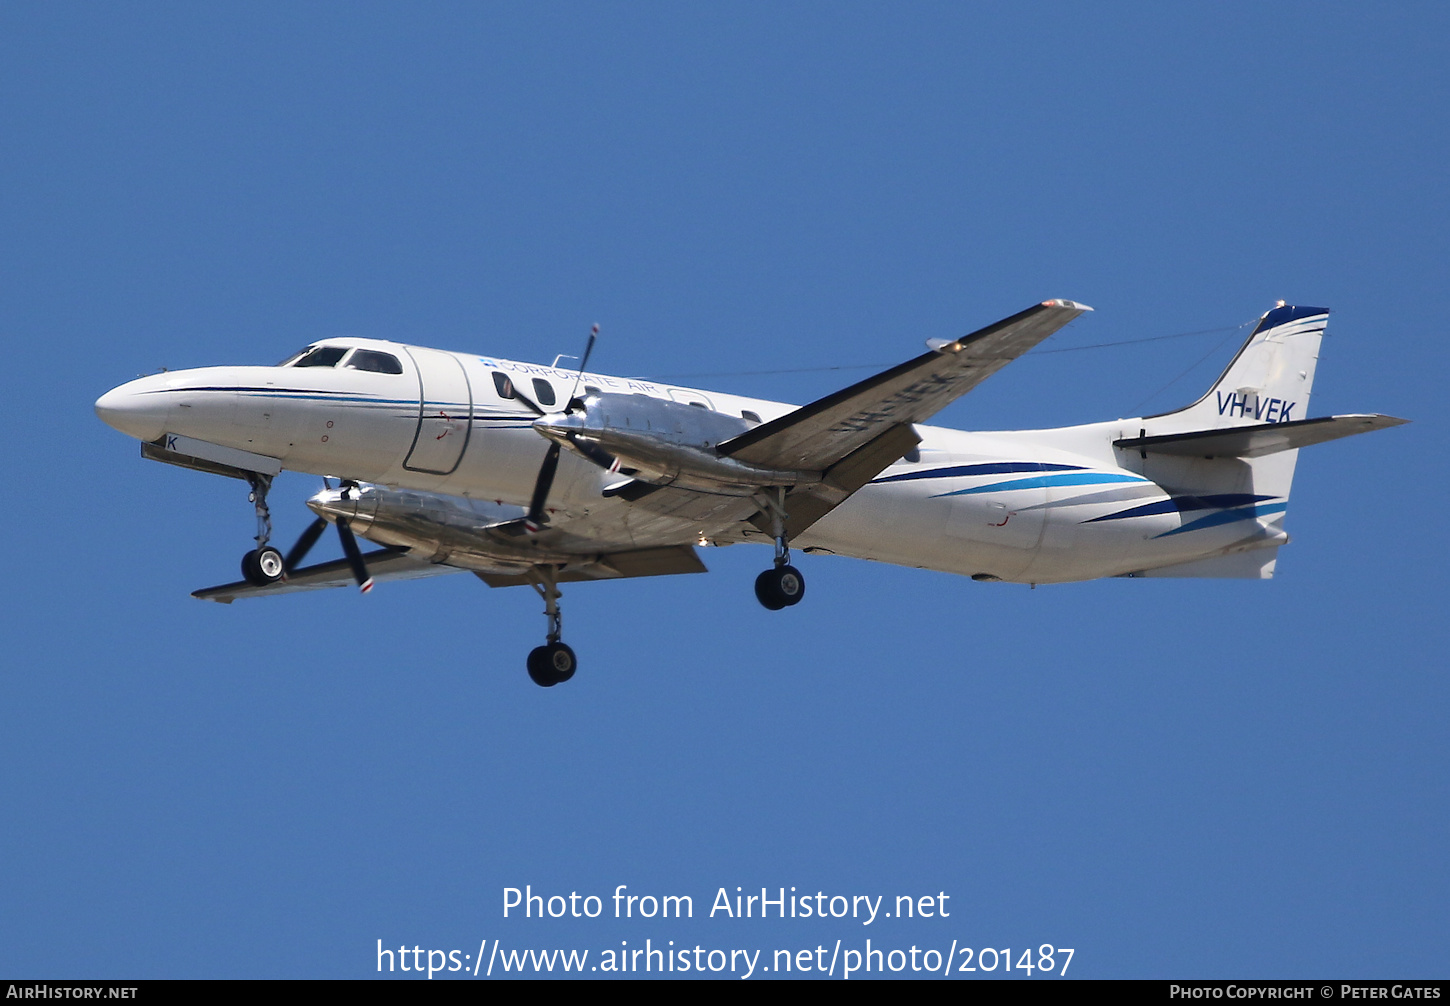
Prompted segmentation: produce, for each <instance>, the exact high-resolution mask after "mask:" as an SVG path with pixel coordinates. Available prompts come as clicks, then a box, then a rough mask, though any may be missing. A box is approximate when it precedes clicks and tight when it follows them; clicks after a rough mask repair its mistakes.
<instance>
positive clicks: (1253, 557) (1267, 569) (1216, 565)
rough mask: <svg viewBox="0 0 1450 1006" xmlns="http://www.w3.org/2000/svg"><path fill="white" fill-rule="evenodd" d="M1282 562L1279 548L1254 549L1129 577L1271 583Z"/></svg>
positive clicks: (1275, 546)
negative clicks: (1266, 581) (1276, 564)
mask: <svg viewBox="0 0 1450 1006" xmlns="http://www.w3.org/2000/svg"><path fill="white" fill-rule="evenodd" d="M1278 559H1279V546H1277V545H1273V546H1270V547H1269V548H1260V549H1254V550H1253V551H1249V552H1234V553H1232V554H1230V555H1215V556H1213V557H1212V558H1208V559H1197V560H1194V561H1193V562H1180V563H1176V564H1174V565H1172V566H1159V567H1158V568H1157V569H1148V570H1144V571H1143V572H1141V573H1130V574H1129V575H1130V576H1146V577H1183V578H1195V579H1212V580H1269V579H1272V578H1273V576H1274V564H1275V563H1276V562H1278Z"/></svg>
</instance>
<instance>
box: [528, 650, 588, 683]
mask: <svg viewBox="0 0 1450 1006" xmlns="http://www.w3.org/2000/svg"><path fill="white" fill-rule="evenodd" d="M528 667H529V677H530V678H531V679H532V680H533V682H534V684H536V685H538V686H539V687H540V688H553V687H554V686H555V685H559V684H563V683H564V682H565V681H568V680H569V679H570V678H572V677H573V676H574V672H575V671H576V670H578V668H579V660H578V658H577V657H575V656H574V651H573V650H572V649H570V648H569V647H568V646H567V645H566V644H564V643H547V644H545V645H543V646H536V647H534V649H533V650H532V651H530V653H529V662H528Z"/></svg>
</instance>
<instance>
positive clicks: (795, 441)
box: [615, 300, 1092, 537]
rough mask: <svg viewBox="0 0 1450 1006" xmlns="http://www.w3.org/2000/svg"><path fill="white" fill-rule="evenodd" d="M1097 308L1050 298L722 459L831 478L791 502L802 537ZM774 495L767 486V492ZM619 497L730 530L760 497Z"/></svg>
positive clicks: (752, 513)
mask: <svg viewBox="0 0 1450 1006" xmlns="http://www.w3.org/2000/svg"><path fill="white" fill-rule="evenodd" d="M1091 310H1092V308H1090V307H1088V306H1087V305H1085V304H1078V303H1075V302H1073V301H1070V300H1049V301H1044V302H1043V303H1041V304H1036V305H1034V306H1032V307H1029V308H1028V309H1027V310H1025V311H1022V312H1019V313H1018V314H1014V315H1012V317H1010V318H1004V319H1003V320H1001V321H999V322H997V323H996V324H995V325H988V326H987V327H986V328H983V329H980V330H978V331H976V332H973V333H972V334H970V335H964V336H962V337H961V338H960V339H957V340H955V341H953V342H933V343H928V345H930V346H931V350H930V352H927V353H924V354H922V355H921V356H918V357H916V358H915V359H913V360H908V361H906V362H905V363H903V364H900V365H899V366H896V367H892V368H891V369H890V370H887V371H884V372H882V373H880V374H877V375H876V376H875V377H869V378H867V379H866V380H864V381H861V382H859V383H857V384H853V385H852V386H851V387H849V388H845V389H843V390H841V391H838V392H836V393H834V394H831V395H827V396H826V397H825V398H822V399H820V400H818V401H815V402H812V403H811V404H809V405H803V406H801V407H800V408H799V409H796V410H795V411H794V412H791V413H788V414H786V415H784V416H781V417H780V418H779V419H775V420H772V421H771V422H768V423H763V424H762V425H760V426H757V427H756V428H755V429H753V430H750V431H749V432H747V433H743V434H741V435H740V436H738V437H735V438H734V439H733V440H728V441H726V442H725V443H723V444H721V445H720V452H721V453H722V454H726V455H729V456H731V457H733V458H736V459H738V460H740V461H746V462H749V463H751V464H757V465H761V466H762V467H768V468H784V469H794V470H805V471H821V472H824V473H825V475H824V478H823V480H822V482H821V484H820V485H816V486H809V487H801V488H797V489H793V490H791V491H790V493H789V494H788V496H787V497H786V510H787V511H788V513H789V514H790V516H789V518H788V519H787V521H786V533H787V535H788V536H791V537H794V536H795V535H798V534H800V533H801V532H802V531H804V530H805V529H806V528H808V527H810V526H811V524H814V523H815V522H816V521H817V520H819V519H820V518H821V517H824V516H825V515H826V514H827V513H829V512H830V511H831V510H833V509H834V508H835V507H837V506H839V505H840V504H841V503H842V502H844V501H845V500H846V499H847V498H848V497H850V495H851V494H852V493H854V492H855V491H856V490H857V489H860V488H861V487H862V486H864V485H866V484H867V483H868V482H870V481H871V479H873V478H875V477H876V476H877V475H879V474H880V473H881V472H882V471H884V470H885V469H886V468H888V467H889V466H890V465H891V464H892V463H893V462H895V461H896V460H897V459H898V458H900V457H901V456H902V455H904V454H905V453H906V452H907V451H909V450H910V449H911V448H912V447H914V446H916V444H917V443H918V442H919V441H920V438H919V437H918V436H917V435H916V433H915V431H914V430H912V428H911V427H912V424H913V423H920V422H924V421H926V420H927V419H929V418H931V417H932V416H934V415H935V414H936V413H937V412H939V411H941V410H942V409H943V408H945V407H946V406H947V405H949V404H951V403H952V402H954V401H956V400H957V399H958V398H960V397H961V396H962V395H965V394H966V393H967V392H968V391H971V390H972V389H973V388H975V387H976V386H977V385H978V384H981V383H982V382H983V381H985V380H986V379H987V378H988V377H990V376H992V375H993V374H995V373H996V372H997V371H999V370H1001V369H1002V368H1003V367H1005V366H1006V365H1007V364H1009V363H1011V362H1012V361H1013V360H1015V359H1016V358H1017V357H1019V356H1021V355H1022V354H1023V353H1026V352H1027V351H1028V350H1030V349H1031V348H1032V347H1033V346H1036V345H1037V344H1038V343H1039V342H1041V341H1042V340H1043V339H1046V338H1047V337H1048V336H1049V335H1051V334H1052V333H1054V332H1056V331H1057V330H1058V329H1060V328H1062V327H1063V326H1064V325H1066V324H1067V323H1068V322H1070V321H1072V320H1073V319H1074V318H1076V317H1077V316H1078V315H1080V314H1082V313H1083V312H1085V311H1091ZM762 488H764V487H762ZM615 495H618V496H619V497H621V498H622V499H625V500H628V501H630V502H631V503H633V504H635V505H636V506H638V507H641V508H643V509H646V510H649V511H650V512H652V513H654V514H658V515H660V516H668V517H672V518H675V519H677V520H683V521H689V522H692V523H694V524H695V525H697V526H700V527H702V528H715V529H723V528H725V527H728V526H730V525H731V524H734V523H736V522H739V521H742V520H751V519H752V518H755V517H756V516H757V514H758V512H759V509H760V508H759V505H758V504H757V503H755V501H754V500H751V499H743V498H741V497H729V496H716V495H711V494H709V493H703V492H697V491H694V490H690V489H679V488H674V487H659V486H652V485H649V484H648V483H642V482H636V483H631V484H630V485H627V486H625V487H623V488H622V489H620V490H618V491H617V492H616V493H615Z"/></svg>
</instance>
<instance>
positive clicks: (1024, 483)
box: [932, 472, 1148, 499]
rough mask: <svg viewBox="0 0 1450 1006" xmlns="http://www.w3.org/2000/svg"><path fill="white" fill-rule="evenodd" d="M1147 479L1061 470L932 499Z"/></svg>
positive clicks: (940, 495) (994, 483) (1134, 476)
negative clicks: (1059, 472) (998, 491)
mask: <svg viewBox="0 0 1450 1006" xmlns="http://www.w3.org/2000/svg"><path fill="white" fill-rule="evenodd" d="M1147 481H1148V480H1147V479H1144V478H1139V477H1138V476H1137V475H1112V474H1109V473H1107V472H1063V473H1061V474H1058V475H1038V476H1035V477H1034V478H1030V479H1009V480H1008V481H1006V482H993V483H992V484H991V485H985V486H974V487H973V488H971V489H958V490H956V491H955V492H949V493H938V494H937V495H936V496H934V497H932V498H933V499H939V498H941V497H942V496H970V495H972V494H973V493H989V492H994V491H996V490H998V489H1001V490H1004V491H1007V490H1012V489H1042V488H1045V487H1047V486H1095V485H1106V484H1107V483H1109V482H1147Z"/></svg>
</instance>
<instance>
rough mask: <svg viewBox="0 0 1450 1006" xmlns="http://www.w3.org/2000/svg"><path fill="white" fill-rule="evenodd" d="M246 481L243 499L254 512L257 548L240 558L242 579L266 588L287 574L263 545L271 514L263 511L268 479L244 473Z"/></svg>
mask: <svg viewBox="0 0 1450 1006" xmlns="http://www.w3.org/2000/svg"><path fill="white" fill-rule="evenodd" d="M247 482H248V483H250V484H251V486H252V491H251V493H249V494H248V496H247V499H248V501H249V502H251V503H252V505H253V506H255V507H256V510H257V536H256V539H255V540H256V542H257V547H256V548H254V549H252V550H251V551H250V552H248V553H247V554H246V555H244V556H242V577H243V578H244V579H245V580H246V581H247V582H248V583H254V584H256V585H257V586H258V587H266V586H268V585H269V584H273V583H276V582H277V581H278V580H280V579H282V576H283V574H285V573H286V572H287V565H286V563H285V562H284V561H283V559H282V553H281V552H279V551H277V550H276V549H275V548H273V547H272V546H270V545H268V544H267V542H268V541H269V540H270V539H271V537H272V511H271V510H269V509H268V508H267V491H268V490H269V489H271V488H272V476H270V475H263V474H261V473H260V472H253V473H250V474H248V476H247Z"/></svg>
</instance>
